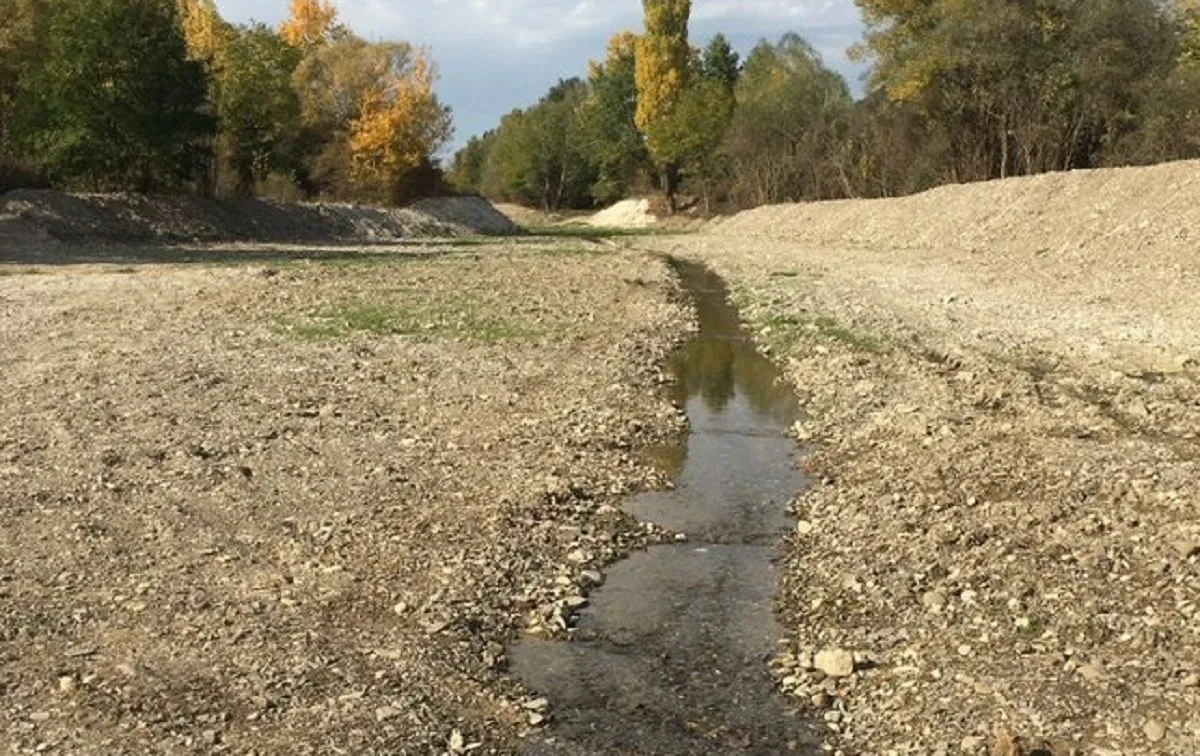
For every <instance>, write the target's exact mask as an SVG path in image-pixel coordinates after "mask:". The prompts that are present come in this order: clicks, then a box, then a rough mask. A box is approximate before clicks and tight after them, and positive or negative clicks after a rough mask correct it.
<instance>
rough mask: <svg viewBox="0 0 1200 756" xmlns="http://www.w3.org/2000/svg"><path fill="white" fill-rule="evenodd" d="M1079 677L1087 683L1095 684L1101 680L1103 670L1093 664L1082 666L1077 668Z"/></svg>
mask: <svg viewBox="0 0 1200 756" xmlns="http://www.w3.org/2000/svg"><path fill="white" fill-rule="evenodd" d="M1079 676H1080V677H1082V678H1083V679H1085V680H1087V681H1088V682H1096V681H1098V680H1101V679H1103V677H1104V668H1103V667H1101V666H1100V665H1099V664H1096V663H1095V662H1092V663H1090V664H1084V665H1083V666H1081V667H1080V668H1079Z"/></svg>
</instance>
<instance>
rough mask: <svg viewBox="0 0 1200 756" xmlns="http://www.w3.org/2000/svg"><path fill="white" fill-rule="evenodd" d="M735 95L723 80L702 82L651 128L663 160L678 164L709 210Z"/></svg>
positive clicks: (721, 170) (722, 169)
mask: <svg viewBox="0 0 1200 756" xmlns="http://www.w3.org/2000/svg"><path fill="white" fill-rule="evenodd" d="M734 105H735V101H734V95H733V92H732V91H731V90H730V89H729V88H728V86H727V85H726V84H725V82H724V81H722V80H719V79H717V80H701V81H699V82H697V83H695V84H693V85H692V86H690V87H688V88H687V89H686V90H684V92H683V94H682V95H681V96H680V98H679V102H678V103H676V105H675V107H674V108H673V109H672V110H671V112H670V113H669V114H668V115H667V116H666V117H664V118H662V119H660V120H659V121H657V122H656V123H655V124H654V126H653V127H652V130H653V133H654V134H655V137H656V138H657V139H658V140H659V141H660V143H661V144H662V145H664V147H663V151H662V153H661V155H662V158H663V159H664V160H666V161H668V162H670V163H672V164H674V165H678V166H679V167H680V169H681V172H682V177H683V179H684V181H685V182H687V183H688V184H689V185H690V186H691V187H692V188H693V189H694V190H696V191H698V192H699V193H700V195H701V197H702V199H703V201H704V207H705V212H710V211H711V209H712V201H713V195H714V192H715V189H716V187H717V184H718V183H719V181H720V180H721V178H722V177H723V174H724V172H725V168H726V160H725V155H724V154H723V153H722V151H721V143H722V142H723V140H724V139H725V133H726V130H727V129H728V128H729V124H730V121H731V120H732V118H733V113H734Z"/></svg>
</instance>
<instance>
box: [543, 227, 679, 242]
mask: <svg viewBox="0 0 1200 756" xmlns="http://www.w3.org/2000/svg"><path fill="white" fill-rule="evenodd" d="M690 233H693V232H691V231H685V230H683V229H674V228H655V227H650V228H609V227H605V226H580V225H563V226H530V227H528V228H526V229H525V233H524V235H525V236H533V237H539V236H540V237H551V238H556V239H621V238H628V237H636V236H685V235H687V234H690Z"/></svg>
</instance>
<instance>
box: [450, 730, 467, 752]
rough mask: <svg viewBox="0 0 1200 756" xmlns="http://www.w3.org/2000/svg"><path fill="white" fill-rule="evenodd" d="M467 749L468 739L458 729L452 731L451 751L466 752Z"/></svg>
mask: <svg viewBox="0 0 1200 756" xmlns="http://www.w3.org/2000/svg"><path fill="white" fill-rule="evenodd" d="M466 749H467V742H466V739H465V738H463V734H462V733H461V732H459V731H458V730H455V731H454V732H452V733H450V753H465V752H466Z"/></svg>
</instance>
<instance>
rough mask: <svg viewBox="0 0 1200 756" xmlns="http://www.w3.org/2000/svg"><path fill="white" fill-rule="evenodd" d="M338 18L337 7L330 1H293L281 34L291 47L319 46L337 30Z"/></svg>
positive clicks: (280, 29) (280, 31) (280, 28)
mask: <svg viewBox="0 0 1200 756" xmlns="http://www.w3.org/2000/svg"><path fill="white" fill-rule="evenodd" d="M337 17H338V12H337V7H336V6H334V4H333V3H332V2H330V0H292V5H291V12H290V13H289V15H288V18H287V20H286V21H284V22H283V24H282V25H281V26H280V27H279V33H280V35H281V36H282V37H283V38H284V40H285V41H286V42H287V43H288V44H290V45H295V46H297V47H306V46H310V45H317V44H320V43H322V42H327V41H328V40H329V37H330V35H331V34H333V32H334V30H335V29H336V28H337Z"/></svg>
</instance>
